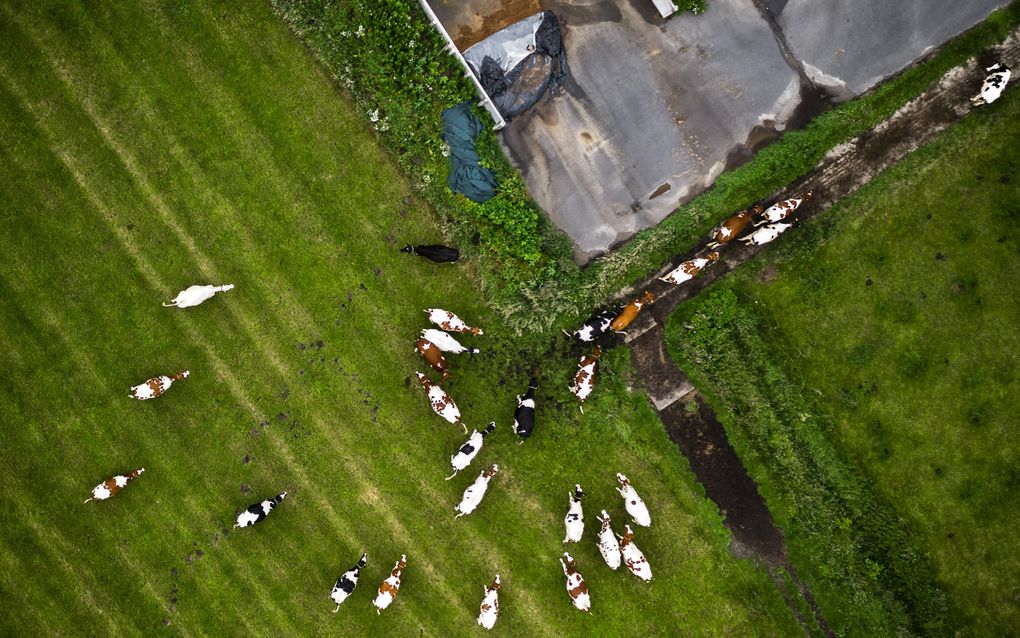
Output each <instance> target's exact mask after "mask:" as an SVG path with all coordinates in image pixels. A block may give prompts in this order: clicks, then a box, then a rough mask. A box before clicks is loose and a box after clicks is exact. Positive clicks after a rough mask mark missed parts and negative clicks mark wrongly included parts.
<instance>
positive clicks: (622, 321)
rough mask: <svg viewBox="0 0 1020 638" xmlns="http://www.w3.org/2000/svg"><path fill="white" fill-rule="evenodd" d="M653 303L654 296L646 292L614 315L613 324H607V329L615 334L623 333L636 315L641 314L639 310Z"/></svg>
mask: <svg viewBox="0 0 1020 638" xmlns="http://www.w3.org/2000/svg"><path fill="white" fill-rule="evenodd" d="M653 301H655V295H654V294H652V292H651V291H649V290H646V291H645V294H643V295H641V296H640V297H638V298H637V299H634V300H632V301H631V302H630V303H629V304H627V305H626V306H624V307H623V310H621V311H620V314H618V315H616V318H615V319H613V322H612V323H611V324H609V327H610V328H612V329H613V330H615V331H616V332H623V331H624V330H626V329H627V326H629V325H630V324H632V323H634V320H635V319H637V316H638V313H639V312H641V309H642V308H644V307H645V306H647V305H648V304H650V303H652V302H653Z"/></svg>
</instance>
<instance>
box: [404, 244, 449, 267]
mask: <svg viewBox="0 0 1020 638" xmlns="http://www.w3.org/2000/svg"><path fill="white" fill-rule="evenodd" d="M400 252H402V253H411V254H412V255H419V256H421V257H424V258H426V259H430V260H432V261H434V262H436V263H439V264H443V263H450V262H454V261H457V260H458V259H460V251H459V250H457V249H456V248H451V247H450V246H444V245H442V244H428V245H427V246H412V245H411V244H408V245H406V246H404V247H403V248H401V249H400Z"/></svg>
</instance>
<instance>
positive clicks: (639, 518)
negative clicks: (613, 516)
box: [616, 473, 652, 527]
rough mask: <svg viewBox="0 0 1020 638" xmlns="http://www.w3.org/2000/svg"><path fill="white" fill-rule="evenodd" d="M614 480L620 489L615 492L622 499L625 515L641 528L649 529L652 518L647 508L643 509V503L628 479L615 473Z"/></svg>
mask: <svg viewBox="0 0 1020 638" xmlns="http://www.w3.org/2000/svg"><path fill="white" fill-rule="evenodd" d="M616 480H617V481H619V483H620V487H618V488H616V491H617V492H619V493H620V496H622V497H623V502H624V505H625V506H626V508H627V513H628V514H630V517H631V518H633V519H634V522H635V523H637V524H638V525H640V526H641V527H651V526H652V517H651V515H650V514H649V513H648V508H647V507H645V502H644V501H643V500H641V497H640V496H638V493H637V490H635V489H634V486H633V485H631V484H630V479H628V478H627V477H626V476H624V475H623V474H619V473H617V475H616Z"/></svg>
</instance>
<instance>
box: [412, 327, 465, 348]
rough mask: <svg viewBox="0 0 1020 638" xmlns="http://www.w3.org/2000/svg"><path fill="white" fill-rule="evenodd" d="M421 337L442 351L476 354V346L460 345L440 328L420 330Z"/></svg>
mask: <svg viewBox="0 0 1020 638" xmlns="http://www.w3.org/2000/svg"><path fill="white" fill-rule="evenodd" d="M421 336H422V338H423V339H428V340H429V341H431V342H432V344H433V345H434V346H436V347H437V348H439V349H440V350H442V351H443V352H452V353H453V354H463V353H465V352H466V353H468V354H478V352H479V350H478V348H468V347H466V346H462V345H461V344H460V342H459V341H457V340H456V339H454V338H453V336H452V335H451V334H450V333H448V332H443V331H442V330H436V329H435V328H426V329H424V330H422V331H421Z"/></svg>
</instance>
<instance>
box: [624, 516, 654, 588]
mask: <svg viewBox="0 0 1020 638" xmlns="http://www.w3.org/2000/svg"><path fill="white" fill-rule="evenodd" d="M619 538H620V552H621V553H622V554H623V564H624V565H626V566H627V569H628V570H629V571H630V573H632V574H634V575H635V576H637V577H638V578H640V579H641V580H643V581H649V580H651V579H652V567H651V565H649V564H648V559H646V558H645V555H644V554H643V553H642V552H641V550H640V549H638V546H637V545H635V544H634V531H633V530H632V529H631V528H630V525H624V526H623V536H620V537H619Z"/></svg>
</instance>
